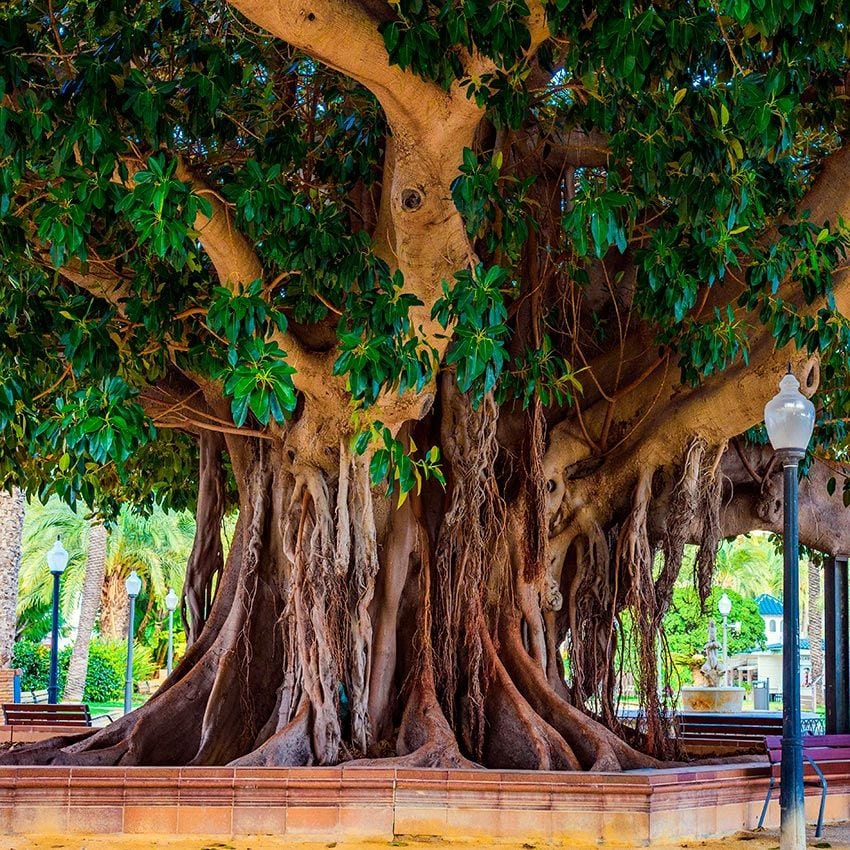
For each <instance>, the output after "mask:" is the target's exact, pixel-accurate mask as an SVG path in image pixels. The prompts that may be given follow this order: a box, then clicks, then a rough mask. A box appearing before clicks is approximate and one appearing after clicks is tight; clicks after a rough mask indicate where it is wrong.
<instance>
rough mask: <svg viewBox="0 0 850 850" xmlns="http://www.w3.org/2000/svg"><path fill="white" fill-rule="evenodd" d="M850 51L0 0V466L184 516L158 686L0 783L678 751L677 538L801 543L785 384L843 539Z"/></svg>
mask: <svg viewBox="0 0 850 850" xmlns="http://www.w3.org/2000/svg"><path fill="white" fill-rule="evenodd" d="M848 34H850V9H848V6H847V3H846V2H844V0H818V2H815V0H714V2H712V0H691V2H687V3H686V2H681V0H658V2H650V0H624V1H623V2H621V0H601V2H595V3H589V2H584V0H555V2H545V3H544V2H540V0H495V2H481V0H392V2H384V0H321V2H320V0H299V2H289V0H277V2H267V0H231V2H221V0H218V2H217V0H143V2H138V0H137V1H136V2H129V3H127V2H124V1H123V0H122V2H118V0H65V2H57V0H54V2H53V3H52V4H51V3H50V2H40V0H39V2H19V3H15V4H6V5H5V6H4V8H3V9H2V10H0V68H2V73H1V74H0V227H1V228H2V229H0V257H2V277H1V278H0V299H2V300H1V301H0V303H2V309H3V334H2V339H0V426H2V429H3V445H2V462H3V467H2V470H3V474H4V476H5V478H6V479H7V482H8V483H9V484H15V485H17V486H23V487H25V488H26V489H27V491H28V492H30V493H39V494H40V495H41V496H46V495H47V494H48V493H49V492H50V491H56V492H58V493H59V494H60V495H62V496H63V497H64V498H66V499H68V500H74V499H82V500H84V501H85V502H86V503H88V504H89V505H91V506H93V507H95V508H96V509H97V510H99V511H100V512H101V513H102V514H104V515H106V516H108V515H109V513H110V512H114V511H115V510H116V509H117V507H118V505H119V504H120V503H121V502H124V501H128V500H130V501H136V502H139V503H141V504H144V503H145V502H150V501H151V500H159V501H161V502H164V503H167V504H168V503H170V504H187V503H189V504H194V505H195V506H196V510H197V518H198V531H197V538H196V541H195V546H194V549H193V552H192V556H191V559H190V563H189V572H188V578H187V586H186V589H185V614H186V616H187V619H188V626H189V630H190V637H191V639H192V645H191V648H190V649H189V651H188V652H187V655H186V657H185V659H184V660H183V662H182V663H181V664H180V666H179V667H178V668H177V670H176V671H175V673H174V675H173V676H172V677H171V678H170V679H169V681H168V682H167V683H166V685H165V686H164V687H163V688H162V689H161V690H160V691H159V692H158V693H157V695H156V696H155V697H154V698H153V699H151V700H150V701H149V702H148V703H147V704H146V705H145V706H144V707H143V708H141V709H139V710H137V711H135V712H133V713H132V714H130V715H128V716H127V717H125V718H123V719H122V720H120V721H119V722H117V723H114V724H112V725H111V726H109V728H108V729H106V730H102V731H98V732H95V733H93V734H92V735H91V736H89V737H87V738H85V739H83V740H82V741H80V740H76V741H74V742H71V741H68V740H61V739H59V740H54V741H51V742H48V743H44V744H38V745H34V746H33V747H31V748H24V749H20V750H16V751H14V752H13V753H11V754H9V755H8V756H7V757H6V758H7V759H11V760H17V761H28V760H29V761H47V762H57V763H83V764H111V763H122V764H138V763H142V764H156V763H184V764H185V763H192V764H223V763H236V764H272V765H287V764H288V765H293V764H311V763H318V764H333V763H336V762H339V761H341V760H347V759H352V758H358V757H366V758H376V757H386V758H394V759H396V760H397V761H399V762H402V763H406V764H425V765H436V764H466V763H469V762H475V763H479V764H484V765H487V766H493V767H519V768H555V769H589V768H596V769H618V768H628V767H634V766H641V765H647V764H650V763H652V755H654V756H664V755H665V747H666V745H667V738H666V735H665V731H664V727H663V725H662V723H661V720H660V718H661V717H662V714H663V711H662V709H663V707H662V706H660V705H659V704H658V697H657V688H656V679H657V675H658V671H657V669H656V652H655V640H656V636H657V633H658V630H659V628H660V625H661V621H662V617H663V614H664V611H665V610H666V608H667V605H668V604H669V601H670V597H671V594H672V590H673V586H674V582H675V579H676V577H677V575H678V573H679V569H680V566H681V561H682V553H683V549H684V546H685V545H686V544H687V543H689V542H691V543H696V544H698V545H699V547H700V549H699V555H698V557H697V562H696V563H697V567H696V581H697V585H698V587H699V589H700V592H701V593H702V594H703V596H705V594H706V593H707V591H708V586H709V583H710V574H711V567H712V564H713V560H714V554H715V550H716V547H717V545H718V542H719V541H720V540H721V539H722V538H723V537H724V536H725V535H728V534H733V533H737V532H739V531H743V530H749V529H751V528H755V527H764V528H776V527H777V523H778V522H779V519H780V508H781V503H780V500H779V497H778V492H779V491H778V477H777V470H776V465H775V464H774V463H773V462H772V459H771V455H770V452H769V450H768V449H767V448H766V447H765V438H764V434H763V432H760V431H759V430H758V428H757V427H756V426H758V423H759V422H760V420H761V416H762V406H763V404H764V402H765V400H766V399H767V398H768V397H769V396H770V395H772V394H773V392H774V391H775V387H776V383H777V379H778V377H779V376H780V375H781V372H782V371H783V369H784V364H785V363H786V361H790V362H791V364H792V367H793V369H794V370H795V373H796V374H797V375H798V376H799V377H800V378H801V380H802V383H803V386H804V389H805V391H806V392H807V393H809V394H813V395H814V396H815V399H816V401H817V404H818V409H819V425H818V431H817V436H816V439H815V442H814V447H813V450H812V456H811V457H810V458H809V460H808V462H807V469H808V476H809V477H808V478H807V480H806V481H805V482H804V485H803V490H802V493H803V508H802V525H803V528H802V535H803V539H804V541H805V542H806V543H807V544H808V545H811V546H813V547H818V548H820V549H822V550H825V551H839V550H842V549H843V550H845V551H846V549H847V548H848V546H850V534H848V523H847V520H846V519H845V518H844V515H843V514H842V513H841V511H842V510H843V492H844V487H843V482H844V477H843V467H842V466H841V463H842V452H843V447H844V443H845V440H844V437H845V425H844V422H845V418H846V417H847V415H848V407H850V396H848V391H847V389H846V387H845V383H846V378H847V374H848V368H847V367H848V362H847V356H848V355H847V351H848V342H850V333H848V330H850V329H848V322H847V319H846V318H845V313H846V311H847V306H848V304H850V276H848V274H847V271H846V258H845V253H846V249H847V246H848V242H850V234H848V231H847V230H846V229H845V227H844V223H843V221H842V216H848V215H849V214H850V150H848V149H846V147H845V145H846V142H845V139H846V134H847V132H848V118H850V107H848V103H849V102H850V101H848V88H847V82H846V76H847V74H848V72H850V61H848ZM234 502H235V503H238V508H239V522H238V526H237V530H236V534H235V537H234V540H233V545H232V548H231V550H230V552H229V554H228V556H227V558H226V560H225V559H224V556H223V554H222V546H221V536H220V525H221V521H222V517H223V515H224V514H225V513H226V511H227V509H228V506H229V505H230V504H232V503H234ZM626 609H630V622H631V623H632V629H633V632H634V633H636V634H637V635H638V636H639V643H640V647H639V654H640V664H639V668H640V669H639V679H640V685H641V689H642V691H643V693H644V698H645V701H646V707H647V725H646V729H645V731H643V730H642V732H641V735H640V736H639V737H638V736H634V735H633V736H632V737H631V738H629V737H628V734H627V730H624V729H622V728H620V727H619V726H618V723H617V719H616V712H615V704H614V686H615V672H616V659H617V634H618V631H619V617H620V614H621V613H622V612H623V611H625V610H626ZM627 739H628V740H627ZM649 754H651V755H649Z"/></svg>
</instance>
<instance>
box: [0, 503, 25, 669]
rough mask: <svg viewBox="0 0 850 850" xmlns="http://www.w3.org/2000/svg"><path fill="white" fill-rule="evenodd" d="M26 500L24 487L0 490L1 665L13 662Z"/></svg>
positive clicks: (4, 665) (5, 665)
mask: <svg viewBox="0 0 850 850" xmlns="http://www.w3.org/2000/svg"><path fill="white" fill-rule="evenodd" d="M24 504H25V498H24V492H23V490H19V489H18V488H17V487H16V488H14V489H13V490H12V492H11V493H7V492H5V491H2V492H0V667H8V666H9V665H10V663H11V661H12V650H13V648H14V645H15V627H16V625H17V604H18V572H19V570H20V567H21V538H22V535H23V531H24Z"/></svg>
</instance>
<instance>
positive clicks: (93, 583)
mask: <svg viewBox="0 0 850 850" xmlns="http://www.w3.org/2000/svg"><path fill="white" fill-rule="evenodd" d="M105 575H106V526H105V525H104V524H103V523H102V522H97V521H94V522H92V523H91V524H90V525H89V529H88V541H87V544H86V572H85V578H84V579H83V590H82V594H81V598H80V616H79V619H78V620H77V635H76V637H75V638H74V648H73V651H72V652H71V661H70V663H69V665H68V676H67V678H66V679H65V690H64V691H63V698H64V700H65V702H80V701H81V700H82V698H83V691H84V690H85V685H86V674H87V673H88V669H89V645H90V644H91V638H92V635H93V634H94V630H95V625H96V623H97V614H98V611H99V609H100V598H101V594H102V592H103V580H104V577H105Z"/></svg>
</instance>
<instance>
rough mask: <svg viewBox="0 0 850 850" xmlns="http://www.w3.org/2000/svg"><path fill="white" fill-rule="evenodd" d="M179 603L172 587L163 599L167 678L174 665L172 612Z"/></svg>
mask: <svg viewBox="0 0 850 850" xmlns="http://www.w3.org/2000/svg"><path fill="white" fill-rule="evenodd" d="M179 601H180V600H179V599H178V598H177V594H176V593H175V592H174V588H173V587H172V588H171V589H170V590H169V591H168V593H167V594H166V597H165V607H166V608H168V656H167V658H166V662H165V669H166V672H167V673H168V675H169V676H170V675H171V669H172V667H173V665H174V611H175V609H176V608H177V603H178V602H179Z"/></svg>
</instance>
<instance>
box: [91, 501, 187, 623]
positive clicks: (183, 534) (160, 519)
mask: <svg viewBox="0 0 850 850" xmlns="http://www.w3.org/2000/svg"><path fill="white" fill-rule="evenodd" d="M193 539H194V519H193V518H192V517H191V516H190V515H189V514H186V513H183V514H176V513H169V512H166V511H163V510H161V509H155V510H154V511H153V512H152V513H151V515H150V516H148V517H140V516H139V515H138V514H134V513H132V512H131V511H128V510H123V511H122V512H121V514H120V516H119V518H118V521H117V523H116V525H115V527H114V529H113V530H112V532H111V533H110V535H109V539H108V542H107V555H106V580H105V582H104V584H103V597H102V600H101V614H100V630H101V634H102V635H103V636H104V637H108V638H121V637H124V635H126V633H127V615H128V613H129V603H128V600H127V591H126V590H125V589H124V582H125V581H126V580H127V578H128V576H129V575H130V573H131V572H132V571H133V570H135V571H136V572H137V573H138V574H139V576H140V577H141V579H142V594H141V596H140V599H139V609H140V610H142V611H143V612H144V613H143V615H142V620H141V622H140V623H139V628H140V629H143V628H144V625H145V624H146V623H147V621H148V620H150V618H151V616H152V615H153V613H154V609H155V608H159V610H160V611H162V610H164V606H165V596H166V594H167V593H168V589H169V588H170V587H174V588H176V589H177V590H180V588H182V587H183V581H184V579H185V577H186V563H187V561H188V559H189V553H190V552H191V551H192V541H193ZM142 606H145V607H144V608H142Z"/></svg>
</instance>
